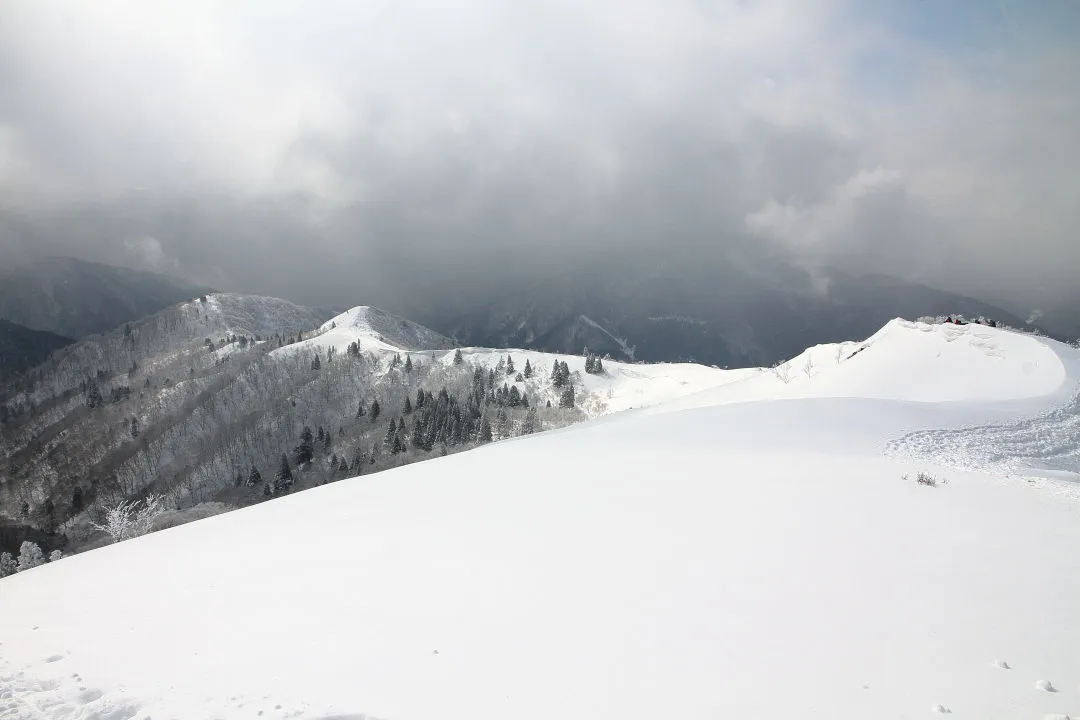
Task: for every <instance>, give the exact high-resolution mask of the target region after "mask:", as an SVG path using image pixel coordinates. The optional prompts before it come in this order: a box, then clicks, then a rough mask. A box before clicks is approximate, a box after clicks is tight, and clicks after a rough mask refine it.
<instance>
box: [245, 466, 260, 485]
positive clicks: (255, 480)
mask: <svg viewBox="0 0 1080 720" xmlns="http://www.w3.org/2000/svg"><path fill="white" fill-rule="evenodd" d="M261 482H262V473H260V472H259V468H257V467H255V463H251V471H250V472H248V480H247V486H248V487H256V486H257V485H258V484H259V483H261Z"/></svg>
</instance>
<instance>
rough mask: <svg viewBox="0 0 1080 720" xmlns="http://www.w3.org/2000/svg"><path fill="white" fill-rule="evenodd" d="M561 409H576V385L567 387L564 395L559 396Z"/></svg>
mask: <svg viewBox="0 0 1080 720" xmlns="http://www.w3.org/2000/svg"><path fill="white" fill-rule="evenodd" d="M559 407H561V408H573V407H574V385H573V383H571V384H569V385H567V386H566V389H565V390H563V392H562V395H560V396H559Z"/></svg>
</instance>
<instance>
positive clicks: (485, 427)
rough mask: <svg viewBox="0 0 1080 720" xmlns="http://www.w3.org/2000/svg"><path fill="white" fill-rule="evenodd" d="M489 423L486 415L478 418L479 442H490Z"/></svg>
mask: <svg viewBox="0 0 1080 720" xmlns="http://www.w3.org/2000/svg"><path fill="white" fill-rule="evenodd" d="M491 439H492V438H491V423H490V422H488V419H487V415H485V416H484V417H483V418H481V420H480V442H482V443H489V442H491Z"/></svg>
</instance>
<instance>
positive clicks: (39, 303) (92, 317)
mask: <svg viewBox="0 0 1080 720" xmlns="http://www.w3.org/2000/svg"><path fill="white" fill-rule="evenodd" d="M210 291H211V289H210V288H208V287H203V286H200V285H195V284H192V283H189V282H187V281H184V280H179V279H177V278H174V277H170V276H168V275H161V274H158V273H151V272H142V271H138V270H131V269H128V268H121V267H114V266H112V265H103V264H101V263H93V262H86V261H84V260H76V259H75V258H68V257H53V258H45V259H40V260H36V261H34V262H30V263H27V264H25V265H21V266H16V267H13V268H6V269H4V270H2V271H0V318H2V319H5V320H8V321H9V322H13V323H16V324H18V325H23V326H25V327H27V328H31V329H34V330H44V331H47V332H50V333H55V334H57V335H61V336H63V337H68V338H74V339H76V340H77V339H80V338H84V337H86V336H87V335H93V334H96V333H103V332H108V331H110V330H113V329H115V328H118V327H120V326H121V325H123V324H124V323H126V322H130V321H132V320H136V319H138V318H141V317H145V316H147V315H151V314H153V313H156V312H157V311H159V310H161V309H163V308H165V307H168V306H169V305H172V304H174V303H177V302H180V301H181V300H185V299H190V298H192V297H195V296H198V295H202V294H204V293H207V292H210Z"/></svg>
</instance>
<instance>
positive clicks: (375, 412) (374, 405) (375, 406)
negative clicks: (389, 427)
mask: <svg viewBox="0 0 1080 720" xmlns="http://www.w3.org/2000/svg"><path fill="white" fill-rule="evenodd" d="M379 410H380V408H379V401H378V400H372V401H371V412H370V413H369V414H370V415H371V422H375V421H376V420H378V419H379Z"/></svg>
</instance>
